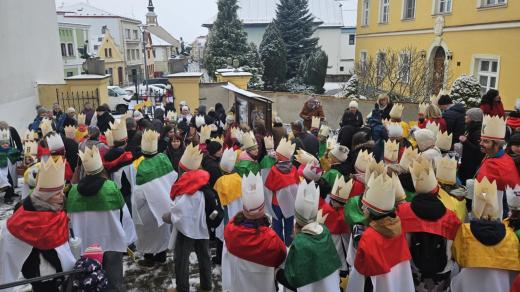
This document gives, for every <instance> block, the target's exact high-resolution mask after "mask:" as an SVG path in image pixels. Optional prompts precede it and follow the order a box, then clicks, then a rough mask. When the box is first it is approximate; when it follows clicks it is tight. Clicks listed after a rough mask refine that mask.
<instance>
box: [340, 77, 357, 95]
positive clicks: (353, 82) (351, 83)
mask: <svg viewBox="0 0 520 292" xmlns="http://www.w3.org/2000/svg"><path fill="white" fill-rule="evenodd" d="M358 86H359V82H358V78H357V75H356V74H354V75H352V77H350V79H349V80H348V81H347V83H345V86H344V87H343V90H342V92H341V96H342V97H349V98H358V90H359V89H358Z"/></svg>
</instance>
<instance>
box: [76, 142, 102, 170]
mask: <svg viewBox="0 0 520 292" xmlns="http://www.w3.org/2000/svg"><path fill="white" fill-rule="evenodd" d="M78 155H79V158H81V163H82V164H83V168H85V172H86V173H87V174H89V175H94V174H98V173H100V172H102V171H103V161H102V160H101V155H100V154H99V150H98V148H97V147H96V146H92V148H90V147H88V146H86V147H85V151H81V150H80V151H79V154H78Z"/></svg>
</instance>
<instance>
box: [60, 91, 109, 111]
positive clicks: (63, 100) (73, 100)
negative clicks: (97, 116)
mask: <svg viewBox="0 0 520 292" xmlns="http://www.w3.org/2000/svg"><path fill="white" fill-rule="evenodd" d="M56 101H57V102H58V104H59V105H60V106H61V108H63V109H67V108H69V107H73V108H75V109H76V110H77V111H81V110H82V109H83V107H84V106H85V104H86V103H90V104H91V105H92V108H94V109H95V108H97V107H98V106H99V89H96V90H91V91H76V92H71V91H67V92H63V91H61V92H60V91H59V89H56Z"/></svg>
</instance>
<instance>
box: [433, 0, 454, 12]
mask: <svg viewBox="0 0 520 292" xmlns="http://www.w3.org/2000/svg"><path fill="white" fill-rule="evenodd" d="M451 1H452V0H435V13H436V14H443V13H450V12H451Z"/></svg>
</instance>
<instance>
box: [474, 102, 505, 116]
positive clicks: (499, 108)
mask: <svg viewBox="0 0 520 292" xmlns="http://www.w3.org/2000/svg"><path fill="white" fill-rule="evenodd" d="M480 109H481V110H482V111H483V112H484V114H485V115H490V116H499V117H504V116H505V112H504V105H503V104H502V101H495V102H493V108H491V105H489V104H481V105H480Z"/></svg>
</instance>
